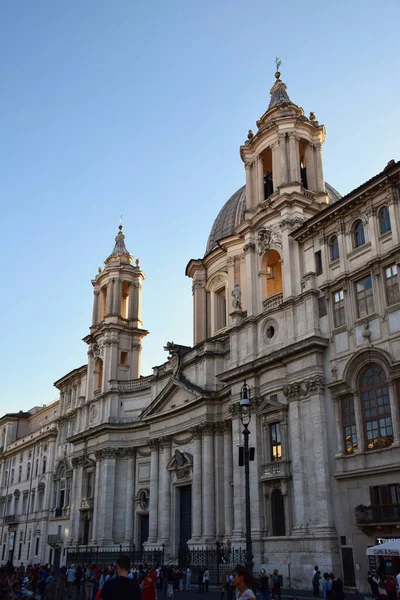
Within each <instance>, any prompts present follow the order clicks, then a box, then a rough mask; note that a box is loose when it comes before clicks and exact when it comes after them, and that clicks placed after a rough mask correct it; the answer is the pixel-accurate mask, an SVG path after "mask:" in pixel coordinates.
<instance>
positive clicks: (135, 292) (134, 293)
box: [128, 281, 141, 321]
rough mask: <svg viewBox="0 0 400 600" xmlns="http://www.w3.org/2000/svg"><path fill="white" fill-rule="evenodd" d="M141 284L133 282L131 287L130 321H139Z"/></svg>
mask: <svg viewBox="0 0 400 600" xmlns="http://www.w3.org/2000/svg"><path fill="white" fill-rule="evenodd" d="M140 289H141V287H140V282H139V281H133V282H132V283H131V285H130V286H129V302H128V319H130V320H132V321H139V320H140V316H139V295H140Z"/></svg>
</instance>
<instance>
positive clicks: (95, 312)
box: [92, 290, 99, 325]
mask: <svg viewBox="0 0 400 600" xmlns="http://www.w3.org/2000/svg"><path fill="white" fill-rule="evenodd" d="M98 322H99V292H98V291H96V290H95V291H94V292H93V313H92V325H97V323H98Z"/></svg>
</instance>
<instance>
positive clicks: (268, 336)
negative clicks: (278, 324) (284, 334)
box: [266, 325, 275, 340]
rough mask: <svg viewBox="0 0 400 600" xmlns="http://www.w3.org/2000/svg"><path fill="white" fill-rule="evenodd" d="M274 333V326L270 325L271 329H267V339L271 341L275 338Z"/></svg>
mask: <svg viewBox="0 0 400 600" xmlns="http://www.w3.org/2000/svg"><path fill="white" fill-rule="evenodd" d="M274 333H275V328H274V327H272V325H270V326H269V327H267V331H266V334H267V338H268V339H269V340H270V339H271V338H273V337H274Z"/></svg>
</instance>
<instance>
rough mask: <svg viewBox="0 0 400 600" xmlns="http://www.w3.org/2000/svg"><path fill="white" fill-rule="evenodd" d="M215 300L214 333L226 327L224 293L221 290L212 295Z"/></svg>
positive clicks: (222, 289)
mask: <svg viewBox="0 0 400 600" xmlns="http://www.w3.org/2000/svg"><path fill="white" fill-rule="evenodd" d="M214 300H215V331H218V330H219V329H223V328H224V327H226V292H225V288H221V289H220V290H217V291H216V292H215V293H214Z"/></svg>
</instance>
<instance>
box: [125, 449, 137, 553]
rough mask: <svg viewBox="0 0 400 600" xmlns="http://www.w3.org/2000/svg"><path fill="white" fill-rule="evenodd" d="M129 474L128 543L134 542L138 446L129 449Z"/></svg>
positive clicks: (126, 513) (127, 494)
mask: <svg viewBox="0 0 400 600" xmlns="http://www.w3.org/2000/svg"><path fill="white" fill-rule="evenodd" d="M127 455H128V461H127V463H128V464H127V469H128V471H127V474H126V490H125V491H126V493H125V504H126V506H125V541H126V543H127V544H132V543H133V507H134V504H133V496H134V488H135V464H136V448H128V449H127Z"/></svg>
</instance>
